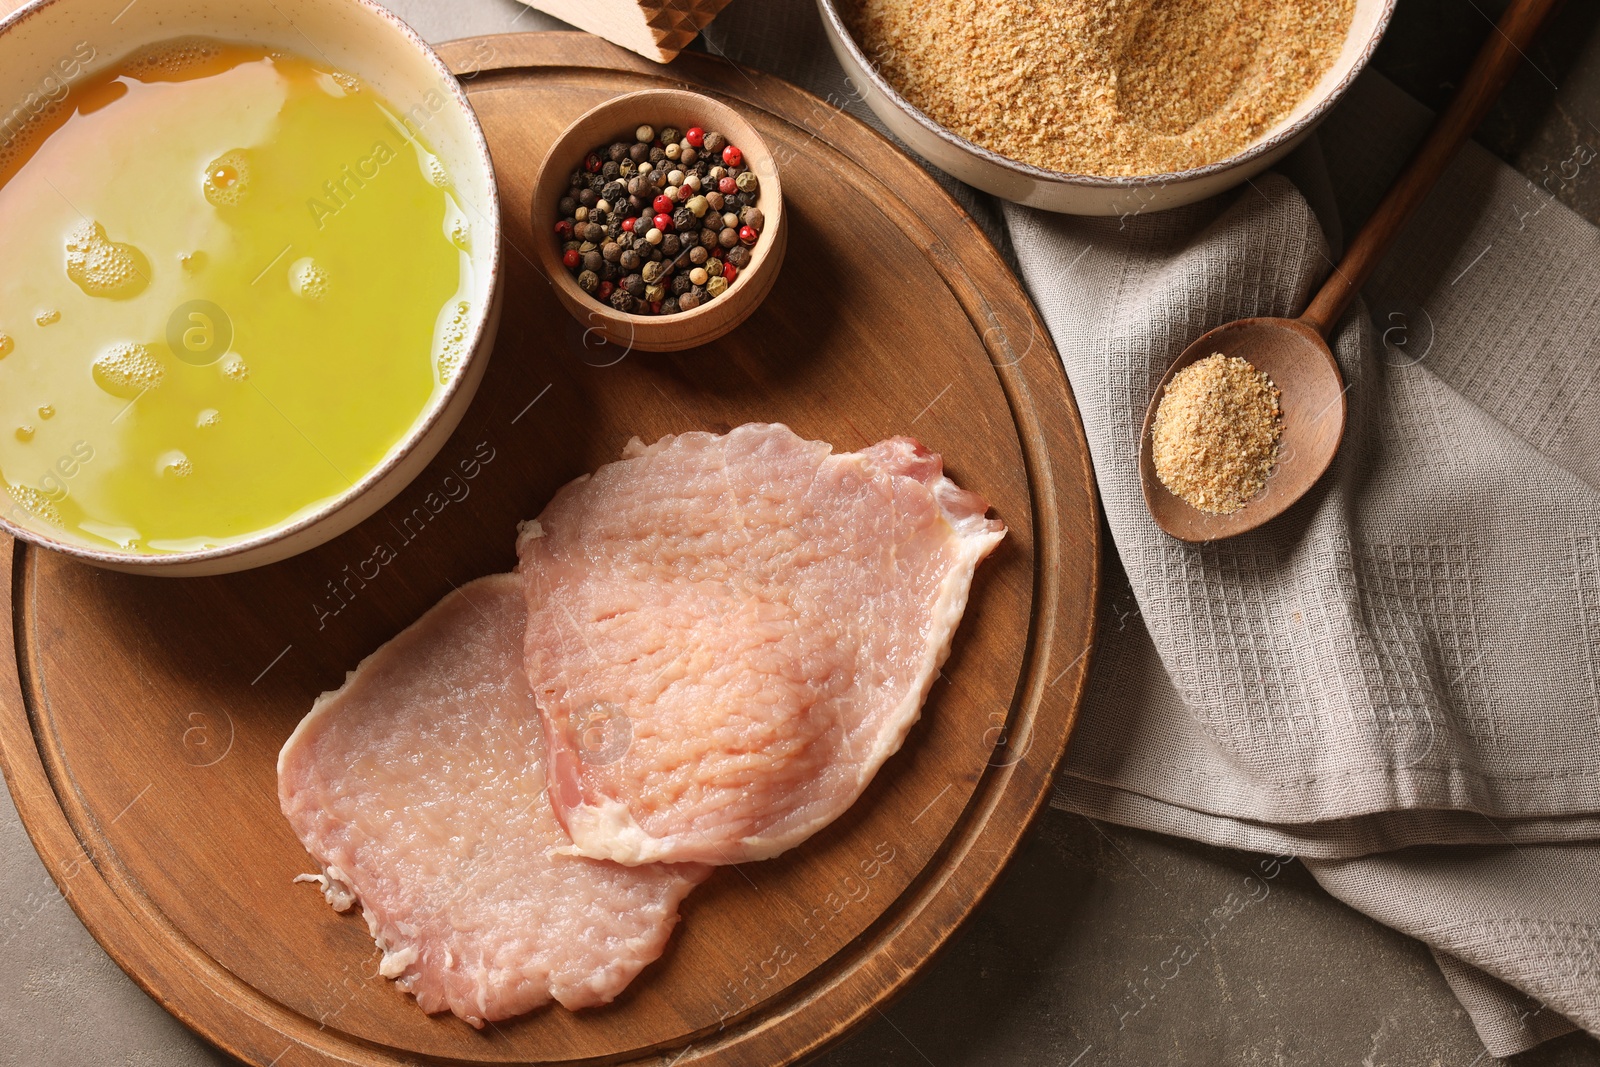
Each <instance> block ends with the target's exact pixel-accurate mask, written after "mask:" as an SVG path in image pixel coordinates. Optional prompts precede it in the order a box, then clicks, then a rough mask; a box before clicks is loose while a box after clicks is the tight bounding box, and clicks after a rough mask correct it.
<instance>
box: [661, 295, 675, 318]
mask: <svg viewBox="0 0 1600 1067" xmlns="http://www.w3.org/2000/svg"><path fill="white" fill-rule="evenodd" d="M677 313H678V298H677V297H675V296H669V297H667V298H666V299H665V300H663V301H661V314H663V315H676V314H677Z"/></svg>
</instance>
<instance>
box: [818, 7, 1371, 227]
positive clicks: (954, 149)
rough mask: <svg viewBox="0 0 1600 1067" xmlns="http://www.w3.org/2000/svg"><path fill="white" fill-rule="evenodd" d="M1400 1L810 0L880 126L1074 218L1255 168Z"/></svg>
mask: <svg viewBox="0 0 1600 1067" xmlns="http://www.w3.org/2000/svg"><path fill="white" fill-rule="evenodd" d="M1394 5H1395V0H1120V2H1108V0H943V2H942V3H938V4H928V3H925V2H924V0H817V6H818V8H819V9H820V10H821V12H822V18H823V23H824V25H825V26H826V28H827V32H828V39H829V42H830V43H831V44H832V45H833V50H834V52H835V54H837V55H838V57H839V62H840V63H842V64H843V65H844V68H845V72H846V73H847V74H848V75H849V76H850V79H851V84H852V85H853V86H854V87H855V89H856V91H857V92H859V93H860V94H861V96H862V97H863V98H864V99H865V100H866V102H867V104H868V106H869V107H871V108H872V110H873V111H874V112H875V113H876V114H877V115H878V117H879V118H880V119H882V120H883V122H884V124H885V125H886V126H888V127H889V129H890V130H891V131H892V132H893V133H894V134H895V135H896V136H897V137H899V138H900V139H901V140H903V141H905V143H906V144H908V145H910V146H911V148H912V149H913V150H914V151H916V152H917V153H919V154H920V155H922V156H923V157H924V158H926V159H927V160H929V161H930V162H932V163H933V164H934V165H935V166H937V167H939V168H940V169H942V170H944V171H947V172H948V173H950V174H952V175H954V176H955V177H957V178H959V179H961V180H962V181H964V182H966V183H967V184H969V185H973V186H976V187H977V188H979V189H983V190H985V191H987V192H990V193H993V194H994V195H996V196H999V197H1002V198H1004V199H1007V200H1012V201H1015V202H1017V203H1019V204H1027V205H1029V206H1030V207H1039V208H1044V209H1046V210H1049V211H1062V212H1068V213H1071V214H1075V215H1130V214H1138V213H1141V212H1145V211H1159V210H1161V209H1163V208H1170V207H1178V206H1179V205H1182V204H1188V203H1192V202H1194V201H1196V200H1200V199H1203V198H1205V197H1207V196H1211V195H1213V194H1215V193H1219V192H1221V191H1223V190H1224V189H1227V188H1229V187H1231V186H1234V185H1237V184H1239V183H1241V182H1243V181H1245V180H1246V179H1248V178H1250V177H1253V176H1254V175H1256V174H1258V173H1260V172H1261V171H1262V170H1265V169H1266V168H1267V167H1269V166H1271V165H1272V164H1273V163H1275V162H1276V161H1277V160H1279V159H1280V158H1282V157H1283V156H1284V155H1285V154H1287V153H1288V152H1289V151H1291V150H1292V149H1293V148H1294V147H1295V145H1297V144H1299V142H1300V141H1301V140H1302V139H1304V138H1305V136H1306V135H1307V134H1308V133H1310V132H1311V130H1312V128H1313V127H1314V126H1315V125H1316V124H1317V122H1318V121H1319V120H1320V119H1321V118H1322V116H1323V115H1325V114H1327V112H1328V110H1329V109H1330V108H1332V107H1333V105H1334V104H1335V103H1336V102H1337V101H1338V100H1339V99H1340V97H1342V96H1343V95H1344V92H1345V90H1347V89H1348V88H1349V87H1350V84H1351V83H1352V82H1353V81H1354V80H1355V77H1356V75H1357V74H1359V73H1360V72H1361V70H1362V69H1363V68H1364V67H1365V66H1366V65H1367V61H1368V60H1369V59H1370V58H1371V57H1372V53H1373V50H1374V49H1376V48H1377V45H1378V40H1379V39H1380V38H1381V37H1382V36H1383V32H1384V30H1385V29H1386V28H1387V27H1388V25H1389V18H1390V16H1391V15H1392V14H1393V12H1394Z"/></svg>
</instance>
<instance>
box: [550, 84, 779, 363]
mask: <svg viewBox="0 0 1600 1067" xmlns="http://www.w3.org/2000/svg"><path fill="white" fill-rule="evenodd" d="M646 124H649V125H651V126H655V127H656V128H657V129H660V128H661V127H663V126H676V127H678V128H679V129H685V130H686V129H688V128H689V127H691V126H700V127H702V128H704V129H705V130H706V131H707V132H710V131H712V130H715V131H717V132H718V133H721V134H722V135H723V136H725V137H727V138H728V141H729V142H730V143H731V144H735V145H738V146H739V150H740V151H741V152H743V153H744V158H745V162H746V164H747V165H748V166H749V167H750V169H752V170H753V171H755V173H756V177H758V178H759V179H761V196H760V201H759V204H760V207H761V213H762V214H763V215H764V216H766V226H765V228H763V230H762V231H761V238H760V240H758V241H756V243H755V245H754V246H753V247H752V249H751V258H750V263H749V265H748V266H746V267H745V268H744V269H743V270H742V271H740V272H739V276H738V277H737V278H735V279H734V282H733V284H732V285H730V286H729V287H728V290H727V292H725V293H723V294H722V295H721V296H719V297H717V298H716V299H715V300H708V301H706V302H705V303H704V304H701V305H700V306H699V307H697V308H695V309H694V310H693V311H684V312H680V313H679V314H677V315H633V314H627V313H624V312H621V311H617V310H616V309H615V308H613V307H611V306H610V305H609V304H605V303H602V302H601V301H600V300H598V299H596V298H595V297H593V296H590V295H589V294H588V293H586V292H584V291H583V290H582V289H580V288H578V281H577V279H576V278H575V277H573V275H572V273H571V272H570V271H569V270H568V269H567V268H566V266H565V265H564V264H563V263H562V262H561V242H560V241H558V240H557V239H556V237H555V235H554V234H553V233H552V232H551V227H553V226H554V225H555V223H556V221H557V217H558V211H559V207H560V203H561V198H562V197H563V196H565V195H566V193H567V188H568V186H567V176H568V175H570V174H571V173H572V171H573V170H574V169H575V168H577V167H580V166H582V164H583V159H584V156H586V155H587V154H588V153H589V152H590V151H592V150H593V149H594V148H595V146H596V145H603V144H609V143H611V142H612V141H619V140H626V141H630V142H631V141H632V139H633V131H634V130H635V129H637V128H638V127H640V126H642V125H646ZM532 220H533V230H534V237H535V241H534V248H535V252H534V254H535V256H537V258H538V261H539V268H540V269H541V270H542V271H544V273H545V275H546V276H547V277H548V278H549V279H550V284H551V285H552V286H554V287H555V291H556V296H558V297H560V299H561V303H562V304H564V305H565V306H566V309H567V310H568V311H569V312H571V313H572V317H573V318H575V319H577V320H578V321H579V322H581V323H582V324H583V325H585V326H587V327H589V328H590V329H592V330H595V331H596V332H598V333H599V334H600V335H602V336H603V337H604V338H605V340H606V341H607V342H609V343H611V344H614V345H617V346H619V347H621V348H623V349H625V350H626V349H635V348H636V349H642V350H643V351H646V352H677V351H681V350H682V349H685V348H694V347H695V346H696V345H703V344H706V343H707V342H709V341H714V340H716V339H717V338H718V337H721V336H722V335H723V334H725V333H727V332H728V331H730V330H732V329H733V328H734V327H735V326H738V325H739V324H740V323H741V322H743V321H744V320H745V319H747V318H749V317H750V313H751V312H753V311H754V310H755V309H756V305H758V304H760V303H761V301H762V300H763V299H765V298H766V295H767V293H768V292H769V291H771V289H772V283H773V282H774V281H775V280H776V279H777V276H778V268H779V267H781V266H782V265H783V253H784V249H785V248H786V246H787V244H788V233H789V230H788V219H787V217H786V216H785V214H784V210H783V188H782V186H781V185H780V184H779V181H778V165H777V161H776V160H775V159H774V158H773V155H772V153H771V152H770V151H769V150H768V149H767V145H766V142H764V141H762V139H761V137H760V135H759V134H757V133H756V131H755V128H754V127H753V126H751V125H750V123H749V122H746V121H745V120H744V118H743V117H741V116H740V115H739V113H738V112H737V111H734V110H733V109H732V108H730V107H728V106H727V105H725V104H721V103H718V102H717V101H716V100H713V99H712V98H711V97H709V96H702V95H700V94H699V93H690V92H684V91H682V90H679V89H646V90H643V91H641V92H636V93H627V94H624V95H622V96H618V97H615V98H613V99H611V100H607V101H606V102H605V103H603V104H601V105H600V106H598V107H596V108H593V109H591V110H590V111H587V112H585V113H584V114H583V115H580V116H579V117H578V118H577V120H575V121H574V122H573V123H572V125H570V126H568V127H567V128H566V129H565V130H563V131H562V133H561V136H560V137H557V138H556V139H555V142H554V143H552V144H551V145H550V150H549V151H548V152H546V153H545V157H544V161H543V162H542V163H540V164H539V176H538V178H537V180H536V182H535V184H534V187H533V214H532Z"/></svg>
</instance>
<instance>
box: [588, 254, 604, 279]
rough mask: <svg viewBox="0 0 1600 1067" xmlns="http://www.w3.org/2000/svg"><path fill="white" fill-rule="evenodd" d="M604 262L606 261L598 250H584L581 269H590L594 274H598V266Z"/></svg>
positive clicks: (601, 265)
mask: <svg viewBox="0 0 1600 1067" xmlns="http://www.w3.org/2000/svg"><path fill="white" fill-rule="evenodd" d="M605 262H606V261H605V259H604V257H602V256H601V255H600V253H599V252H598V251H594V252H585V253H584V254H583V269H584V270H586V271H592V272H594V273H595V274H599V273H600V268H601V267H603V266H604V265H605Z"/></svg>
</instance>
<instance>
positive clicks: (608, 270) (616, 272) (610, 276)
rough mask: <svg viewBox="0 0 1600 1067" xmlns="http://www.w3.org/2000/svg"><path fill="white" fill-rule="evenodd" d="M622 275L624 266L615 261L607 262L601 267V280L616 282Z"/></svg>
mask: <svg viewBox="0 0 1600 1067" xmlns="http://www.w3.org/2000/svg"><path fill="white" fill-rule="evenodd" d="M620 277H622V268H621V267H619V266H617V265H616V264H615V263H607V264H605V265H603V266H602V267H601V268H600V280H601V281H606V282H614V281H616V280H617V279H618V278H620Z"/></svg>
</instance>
